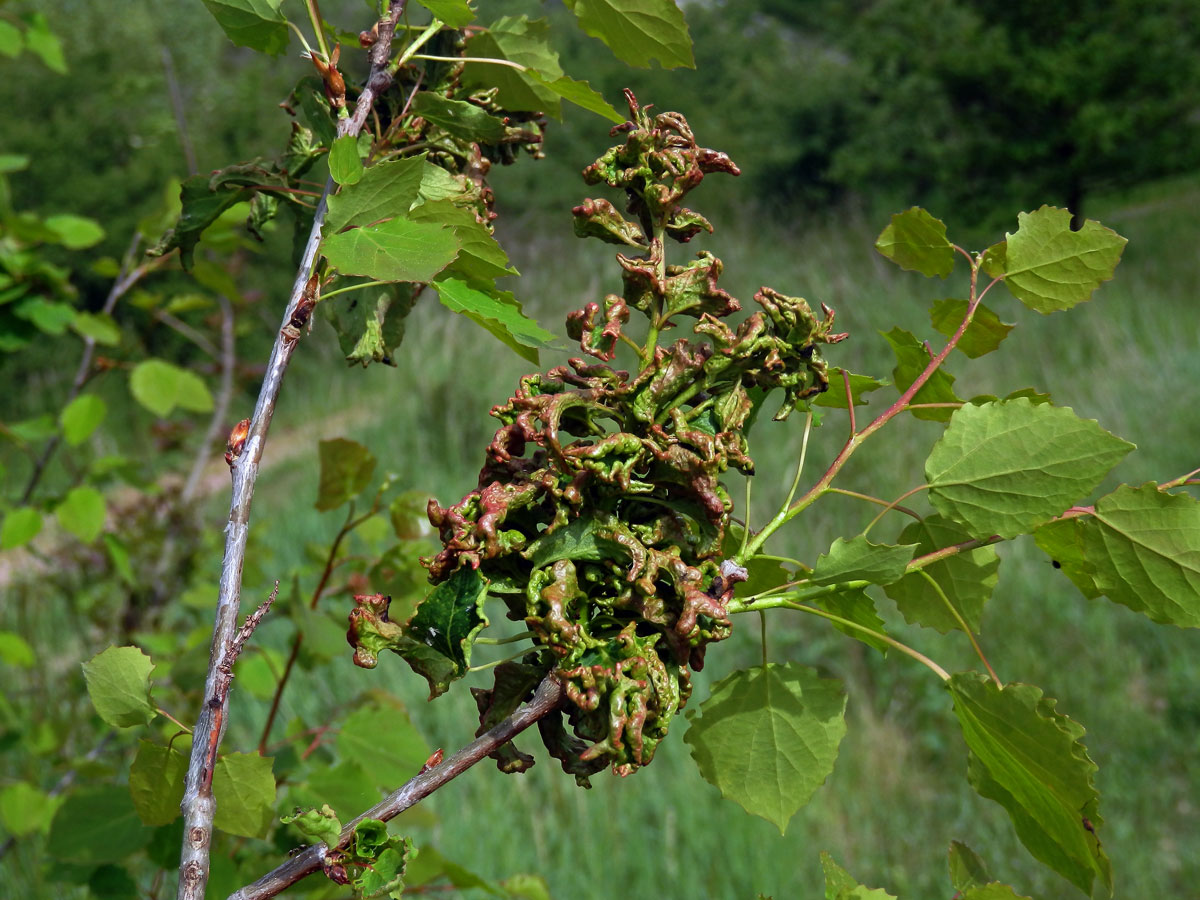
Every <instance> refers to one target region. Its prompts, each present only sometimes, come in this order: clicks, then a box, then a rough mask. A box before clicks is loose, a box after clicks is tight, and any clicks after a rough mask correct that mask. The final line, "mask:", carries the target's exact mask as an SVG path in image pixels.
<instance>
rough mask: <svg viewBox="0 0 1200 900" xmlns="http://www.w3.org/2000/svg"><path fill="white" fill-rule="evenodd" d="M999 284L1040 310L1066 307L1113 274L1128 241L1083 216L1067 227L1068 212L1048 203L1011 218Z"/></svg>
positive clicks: (1046, 311)
mask: <svg viewBox="0 0 1200 900" xmlns="http://www.w3.org/2000/svg"><path fill="white" fill-rule="evenodd" d="M1005 237H1006V238H1007V240H1006V244H1007V249H1006V260H1005V275H1004V283H1005V285H1007V287H1008V289H1009V290H1010V291H1011V292H1012V294H1013V296H1014V297H1016V298H1017V299H1018V300H1020V301H1021V302H1022V303H1024V304H1025V305H1026V306H1028V307H1029V308H1030V309H1035V310H1037V311H1038V312H1040V313H1051V312H1054V311H1055V310H1059V309H1070V308H1071V307H1072V306H1074V305H1075V304H1077V303H1082V302H1083V301H1085V300H1088V299H1090V298H1091V296H1092V294H1093V293H1095V291H1096V288H1098V287H1100V285H1101V283H1103V282H1105V281H1108V280H1109V279H1110V278H1112V276H1113V270H1115V269H1116V267H1117V263H1119V262H1120V261H1121V253H1122V251H1124V249H1125V245H1126V244H1127V243H1128V241H1126V240H1125V238H1123V237H1121V236H1120V235H1119V234H1117V233H1116V232H1115V231H1113V230H1112V229H1111V228H1105V227H1104V226H1103V225H1101V224H1100V223H1099V222H1096V221H1093V220H1092V219H1088V220H1087V221H1086V222H1085V223H1084V224H1083V227H1082V228H1081V229H1079V231H1072V230H1071V213H1070V212H1069V211H1067V210H1065V209H1059V208H1057V207H1054V206H1043V207H1042V208H1041V209H1039V210H1038V211H1037V212H1032V213H1021V214H1020V215H1019V216H1018V217H1017V233H1016V234H1007V235H1005Z"/></svg>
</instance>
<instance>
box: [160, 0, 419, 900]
mask: <svg viewBox="0 0 1200 900" xmlns="http://www.w3.org/2000/svg"><path fill="white" fill-rule="evenodd" d="M404 2H405V0H393V2H392V3H391V4H390V5H389V7H388V12H387V14H386V15H385V16H383V17H382V18H381V19H380V20H379V23H378V29H377V32H378V35H379V38H378V40H377V42H376V43H375V46H373V47H372V48H371V53H370V59H371V73H370V75H369V76H368V78H367V86H366V87H365V88H364V89H363V91H362V93H361V94H360V95H359V98H358V103H357V106H356V107H355V110H354V114H353V116H350V117H347V118H343V119H341V120H339V122H338V134H339V135H357V134H358V132H359V130H360V129H361V128H362V123H363V122H364V121H365V120H366V117H367V113H368V112H369V111H370V107H371V104H372V103H373V102H374V100H375V97H376V96H378V95H379V94H380V93H382V92H383V91H385V90H386V89H387V87H388V86H389V85H390V84H391V75H390V74H389V73H388V71H387V63H388V58H389V57H390V55H391V46H392V35H393V33H394V32H395V28H396V22H397V21H398V20H399V18H400V16H401V14H402V13H403V11H404ZM333 186H334V183H333V180H332V179H328V180H326V182H325V189H324V191H323V192H322V194H321V199H320V202H318V203H317V208H316V211H315V213H314V216H313V224H312V229H311V231H310V232H309V235H308V240H307V242H306V243H305V246H304V253H303V255H302V256H301V260H300V267H299V270H298V271H297V273H296V279H295V281H294V282H293V284H292V290H291V294H290V296H289V297H288V302H287V306H286V307H285V309H284V311H283V321H282V323H281V325H280V329H279V332H278V333H277V334H276V336H275V344H274V346H273V347H272V349H271V357H270V360H269V361H268V363H267V370H266V373H265V374H264V376H263V383H262V387H261V388H260V389H259V393H258V401H257V402H256V403H255V406H254V415H253V416H252V417H251V419H250V427H249V433H248V435H247V437H246V441H245V444H244V445H243V447H242V451H241V453H240V454H239V455H237V456H236V458H235V459H234V460H233V462H232V463H231V465H230V469H231V471H232V473H233V492H232V497H231V500H230V508H229V523H228V525H227V526H226V530H225V557H224V560H223V561H222V564H221V582H220V591H219V596H218V599H217V609H216V616H215V621H214V623H213V638H212V645H211V650H210V655H209V662H208V674H207V676H206V678H205V683H204V698H205V700H204V703H203V705H202V706H201V708H200V714H199V716H198V718H197V722H196V728H195V730H194V732H193V740H192V752H191V758H190V759H189V761H188V771H187V779H186V781H185V788H184V794H183V801H182V802H181V804H180V808H181V809H182V810H183V846H182V850H181V853H180V860H179V888H178V891H177V894H176V896H177V898H178V900H203V898H204V893H205V887H206V886H207V884H208V869H209V849H210V846H211V843H212V830H213V817H214V815H215V814H216V803H215V801H214V800H213V796H212V771H211V769H210V765H211V763H210V760H211V761H215V760H216V757H217V751H218V749H219V748H220V744H221V739H222V738H223V737H224V735H225V728H226V725H227V724H228V723H227V713H228V709H229V697H228V692H227V691H226V692H224V694H222V692H221V690H220V688H221V685H222V681H223V676H222V671H223V667H224V666H225V665H226V664H227V663H228V657H229V654H230V651H231V650H232V648H233V643H234V633H235V629H236V627H237V616H238V611H239V608H240V606H241V590H242V566H243V564H244V561H245V557H246V539H247V536H248V534H249V529H250V504H251V500H252V499H253V497H254V483H255V481H256V480H257V479H258V470H259V465H260V463H261V461H262V455H263V446H264V444H265V443H266V438H267V431H268V429H269V428H270V426H271V418H272V416H273V415H274V414H275V404H276V402H277V400H278V397H279V391H280V388H281V387H282V385H283V376H284V373H285V372H286V371H287V367H288V363H289V362H290V361H291V358H292V353H293V351H294V350H295V348H296V345H297V343H298V340H297V339H296V337H295V336H294V334H295V330H294V329H289V327H288V323H289V322H290V321H291V319H292V315H293V313H295V311H296V307H297V306H298V304H299V303H300V300H301V298H302V297H303V296H304V295H305V289H306V287H307V285H308V283H309V280H310V276H311V273H312V271H313V268H314V266H315V265H316V262H317V250H318V248H319V246H320V243H321V229H322V226H323V225H324V224H325V212H326V203H327V200H328V197H329V194H330V192H331V191H332V190H333Z"/></svg>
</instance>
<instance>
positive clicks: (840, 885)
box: [821, 850, 896, 900]
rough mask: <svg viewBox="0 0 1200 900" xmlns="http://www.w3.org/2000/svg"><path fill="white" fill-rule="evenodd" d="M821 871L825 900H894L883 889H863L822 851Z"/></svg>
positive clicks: (894, 899)
mask: <svg viewBox="0 0 1200 900" xmlns="http://www.w3.org/2000/svg"><path fill="white" fill-rule="evenodd" d="M821 870H822V871H823V872H824V873H825V900H896V898H895V897H893V896H892V895H891V894H889V893H888V892H887V891H885V890H883V888H868V887H863V886H862V885H861V884H859V883H858V881H857V880H856V879H855V878H854V876H853V875H851V874H850V873H849V872H847V871H846V870H845V869H843V868H842V867H841V866H839V865H838V864H837V863H836V862H834V859H833V857H832V856H830V855H829V854H828V853H826V852H825V851H824V850H822V851H821Z"/></svg>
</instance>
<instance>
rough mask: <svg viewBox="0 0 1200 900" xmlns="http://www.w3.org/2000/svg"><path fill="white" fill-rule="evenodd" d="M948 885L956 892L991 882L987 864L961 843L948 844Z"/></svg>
mask: <svg viewBox="0 0 1200 900" xmlns="http://www.w3.org/2000/svg"><path fill="white" fill-rule="evenodd" d="M949 857H950V883H951V884H952V885H954V889H955V890H956V891H958V892H960V893H961V892H962V891H966V890H970V889H971V888H973V887H982V886H983V885H985V884H988V883H989V882H991V880H992V879H991V876H990V875H988V870H987V864H986V863H985V862H984V861H983V859H982V858H981V857H980V855H979V854H978V853H976V852H975V851H974V850H972V849H971V848H970V847H968V846H967V845H966V844H964V843H962V842H961V841H951V842H950V854H949Z"/></svg>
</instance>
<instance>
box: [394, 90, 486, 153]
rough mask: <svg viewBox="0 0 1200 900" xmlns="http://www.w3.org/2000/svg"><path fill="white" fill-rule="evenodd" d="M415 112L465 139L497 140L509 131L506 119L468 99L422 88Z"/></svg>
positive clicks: (453, 134) (415, 104)
mask: <svg viewBox="0 0 1200 900" xmlns="http://www.w3.org/2000/svg"><path fill="white" fill-rule="evenodd" d="M412 112H413V114H414V115H418V116H422V117H423V118H425V119H426V120H427V121H429V122H432V123H433V124H434V125H436V126H438V128H440V129H442V130H443V131H445V132H446V133H447V134H450V135H452V136H454V137H456V138H460V139H462V140H464V141H478V142H479V143H481V144H495V143H498V142H499V141H500V140H501V139H502V138H503V137H504V135H505V134H506V132H507V131H508V128H507V126H506V125H505V123H504V120H503V119H501V118H500V117H499V116H493V115H492V114H491V113H489V112H487V111H486V110H484V109H483V108H482V107H480V106H476V105H475V104H474V103H470V102H468V101H466V100H451V99H449V98H447V97H443V96H441V95H440V94H434V93H431V92H429V91H421V92H420V93H418V94H417V96H416V98H415V99H414V100H413V104H412Z"/></svg>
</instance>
